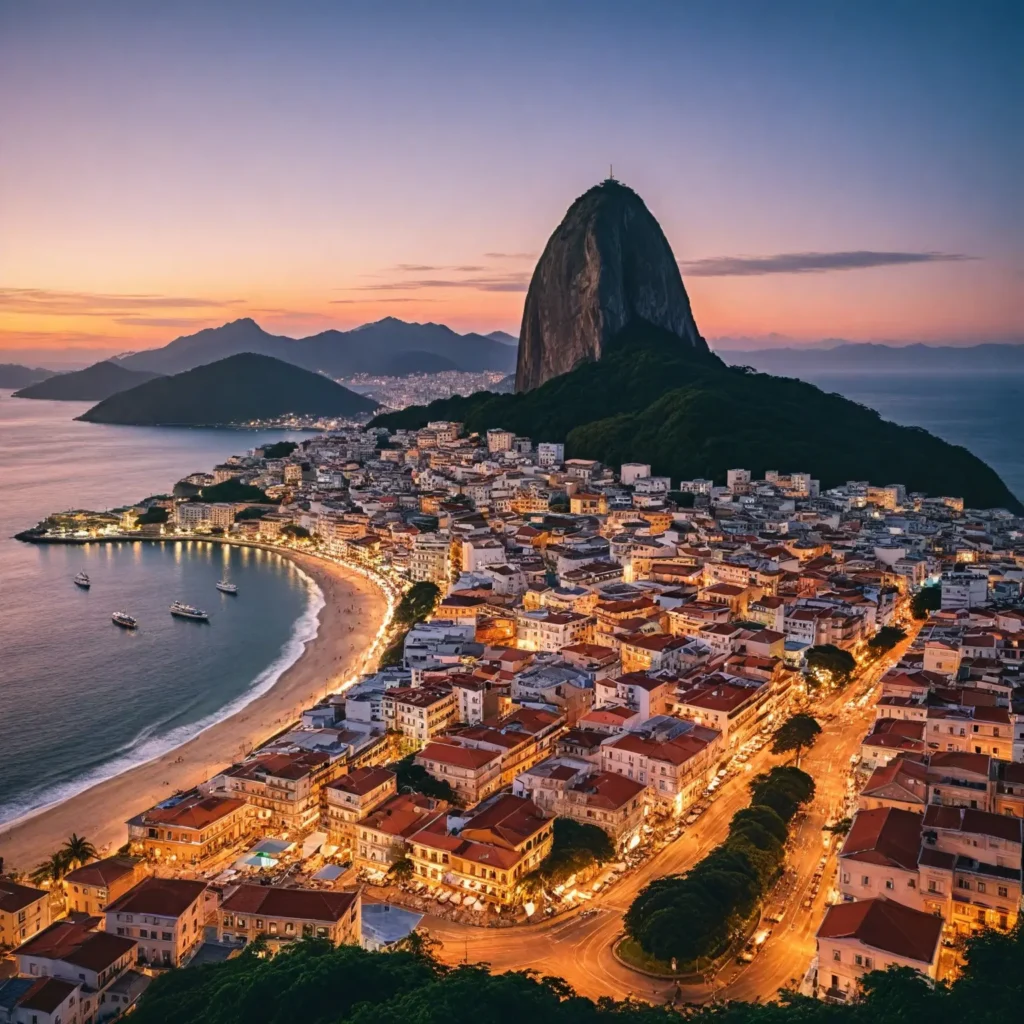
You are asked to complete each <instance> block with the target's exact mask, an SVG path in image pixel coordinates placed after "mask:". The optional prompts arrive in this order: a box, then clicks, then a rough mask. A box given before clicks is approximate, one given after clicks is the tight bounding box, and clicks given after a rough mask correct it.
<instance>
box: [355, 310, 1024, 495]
mask: <svg viewBox="0 0 1024 1024" xmlns="http://www.w3.org/2000/svg"><path fill="white" fill-rule="evenodd" d="M436 419H446V420H455V421H458V422H461V423H464V424H465V425H466V428H467V429H468V430H469V431H484V430H487V429H488V428H489V427H504V428H506V429H508V430H512V431H514V432H515V433H517V434H526V435H528V436H530V437H532V438H534V440H537V441H556V442H557V441H561V442H564V443H565V445H566V455H567V456H568V457H570V458H571V457H582V458H594V459H599V460H600V461H602V462H604V463H607V464H608V465H611V466H618V465H620V464H621V463H623V462H647V463H650V464H651V467H652V469H653V471H654V472H655V473H659V474H664V475H666V476H671V477H672V479H673V480H679V479H692V478H694V477H705V478H711V479H715V480H719V481H723V480H724V479H725V474H726V470H728V469H730V468H733V467H735V466H744V467H746V468H748V469H750V470H752V471H753V472H754V473H755V474H756V475H757V476H761V475H763V473H764V472H765V470H768V469H778V470H780V471H783V472H785V471H795V470H803V471H806V472H810V473H812V474H813V475H814V476H815V477H817V478H818V479H820V480H821V484H822V487H824V488H827V487H834V486H836V485H838V484H842V483H845V482H846V481H847V480H871V481H873V482H875V483H879V484H885V483H904V484H906V486H907V487H908V488H909V489H910V490H911V491H925V492H927V493H929V494H932V495H955V496H962V497H963V498H964V499H965V501H966V502H967V504H968V505H970V506H973V507H996V506H1002V507H1005V508H1010V509H1012V510H1014V511H1020V510H1021V509H1022V506H1021V504H1020V502H1018V501H1017V499H1016V498H1015V497H1014V496H1013V495H1012V494H1011V493H1010V491H1009V490H1008V489H1007V487H1006V485H1005V484H1004V483H1003V481H1002V480H1001V479H1000V478H999V476H998V475H997V474H996V473H995V471H994V470H992V469H991V468H990V467H989V466H987V465H985V463H984V462H982V461H981V460H980V459H978V458H977V457H976V456H974V455H972V454H971V453H970V452H969V451H967V449H966V448H961V447H958V446H956V445H951V444H948V443H947V442H945V441H942V440H940V439H939V438H937V437H935V436H934V435H932V434H929V433H928V432H927V431H925V430H921V429H919V428H917V427H901V426H898V425H897V424H895V423H890V422H888V421H886V420H883V419H882V418H881V417H880V416H879V415H878V414H877V413H876V412H874V411H873V410H871V409H868V408H866V407H865V406H862V405H858V404H857V403H856V402H851V401H849V400H848V399H846V398H843V397H842V396H841V395H835V394H828V393H826V392H824V391H821V390H820V389H819V388H816V387H814V386H813V385H811V384H806V383H804V382H803V381H799V380H794V379H791V378H786V377H772V376H769V375H768V374H763V373H753V372H750V371H749V370H748V369H746V368H743V367H729V366H726V365H725V363H723V362H722V361H721V360H720V359H718V358H717V357H716V356H713V355H710V354H702V353H696V352H694V351H693V350H692V349H690V348H688V347H687V346H685V345H683V344H682V343H681V342H680V341H679V339H678V338H676V337H674V336H673V335H671V334H667V333H666V332H664V331H660V330H659V329H657V328H655V327H652V326H650V325H646V324H643V323H636V324H633V325H631V326H630V327H627V328H626V330H624V331H623V332H622V333H621V334H620V335H619V336H618V337H617V338H616V339H614V341H613V342H612V343H611V344H609V345H608V346H607V349H606V351H605V352H604V354H603V356H602V358H601V359H600V360H599V361H598V362H592V363H585V364H583V365H581V366H578V367H577V368H576V369H575V370H573V371H571V372H570V373H566V374H563V375H562V376H560V377H555V378H554V379H552V380H549V381H548V382H547V383H546V384H543V385H542V386H541V387H539V388H536V389H535V390H533V391H528V392H526V393H524V394H517V395H496V394H492V393H491V392H478V393H477V394H475V395H470V396H469V397H465V398H464V397H453V398H447V399H442V400H440V401H437V402H432V403H431V404H430V405H428V406H413V407H411V408H408V409H402V410H401V411H399V412H394V413H387V414H385V415H381V416H377V417H376V418H375V419H374V420H373V423H372V425H373V426H380V427H387V428H389V429H400V428H405V429H418V428H419V427H422V426H424V425H425V424H426V423H427V422H428V421H429V420H436Z"/></svg>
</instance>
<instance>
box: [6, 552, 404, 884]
mask: <svg viewBox="0 0 1024 1024" xmlns="http://www.w3.org/2000/svg"><path fill="white" fill-rule="evenodd" d="M282 554H284V553H283V552H282ZM285 557H289V558H292V559H293V560H294V562H295V563H296V564H297V565H298V566H299V567H300V568H302V569H303V570H304V571H305V572H306V573H308V574H309V575H310V576H311V577H312V578H313V579H314V580H315V581H316V582H317V584H318V585H319V587H320V589H321V590H322V591H323V594H324V599H325V605H324V607H323V609H322V610H321V612H320V616H319V619H320V626H319V631H318V633H317V636H316V638H315V639H314V640H312V641H311V642H310V643H308V644H307V645H306V649H305V651H304V653H303V654H302V656H301V657H300V658H299V660H298V661H297V662H296V663H295V664H294V665H293V666H292V667H291V668H290V669H288V670H287V671H286V672H285V673H284V674H283V675H282V676H281V678H280V679H279V680H278V681H277V683H276V684H275V685H274V686H273V687H272V688H271V689H270V690H268V691H267V692H266V693H265V694H263V695H262V696H260V697H258V698H256V700H254V701H253V702H252V703H250V704H248V705H247V706H246V707H244V708H242V709H241V711H239V712H238V713H237V714H235V715H232V716H231V717H230V718H226V719H224V721H222V722H218V723H217V724H216V725H213V726H211V727H210V728H209V729H207V730H206V731H205V732H203V733H200V734H199V735H198V736H196V737H195V738H193V739H191V740H189V741H188V742H187V743H185V744H183V745H182V746H180V747H177V748H176V749H174V750H172V751H169V752H168V753H167V754H164V755H162V756H161V757H158V758H157V759H155V760H153V761H150V762H148V763H147V764H143V765H139V766H138V767H136V768H132V769H131V770H129V771H127V772H125V773H123V774H122V775H118V776H117V777H116V778H113V779H108V780H106V781H105V782H101V783H99V784H98V785H96V786H93V787H92V788H91V789H88V790H86V791H85V792H83V793H80V794H78V795H77V796H74V797H72V798H71V799H69V800H67V801H65V802H64V803H62V804H59V805H57V806H56V807H52V808H50V809H48V810H46V811H43V812H41V813H39V814H37V815H35V816H34V817H31V818H27V819H25V820H23V821H21V822H20V823H17V824H15V825H13V826H10V827H8V828H4V829H3V830H2V831H0V857H2V858H4V867H5V870H8V871H9V870H12V869H15V870H23V871H28V870H31V869H32V868H33V867H34V866H35V865H36V864H38V863H39V862H40V861H42V860H45V859H46V858H47V857H48V856H49V855H50V854H51V853H52V852H54V851H55V850H57V849H58V848H59V847H60V846H61V845H62V844H63V842H64V840H65V839H66V838H67V837H68V836H69V835H70V834H71V833H72V832H77V833H78V835H81V836H86V837H87V838H88V839H89V840H91V841H92V843H93V844H94V845H95V846H96V848H97V850H99V851H100V854H101V855H107V854H110V853H113V852H114V851H116V850H117V849H118V847H120V846H122V845H123V844H124V843H125V842H126V841H127V839H128V830H127V827H126V825H125V822H126V821H127V819H128V818H130V817H132V816H133V815H135V814H138V813H139V812H140V811H144V810H145V809H146V808H147V807H151V806H152V805H153V804H154V803H156V802H157V801H158V800H162V799H164V798H165V797H167V796H169V795H170V794H172V793H174V792H175V791H176V790H183V789H190V788H191V787H192V786H195V785H197V784H198V783H199V782H201V781H203V779H205V778H208V777H209V776H210V775H211V774H212V773H213V772H214V771H215V770H216V769H217V768H220V767H224V766H227V765H229V764H231V763H232V762H233V761H236V760H238V759H239V758H240V757H242V756H243V755H244V754H245V753H247V752H248V751H250V750H251V749H252V748H253V747H257V746H259V745H260V744H261V743H263V742H264V741H266V740H267V739H268V738H269V737H271V736H273V735H274V734H276V733H277V732H279V731H280V730H281V729H282V728H284V727H285V726H286V725H288V724H289V723H290V722H292V721H294V720H295V719H296V718H297V717H298V715H299V713H300V712H301V710H302V709H303V707H306V706H308V705H309V704H310V703H311V702H312V701H314V700H316V699H317V698H319V697H322V696H323V695H324V693H325V692H326V691H328V690H330V689H335V688H337V686H338V685H339V684H340V683H341V682H342V681H343V680H344V679H346V678H347V677H349V676H350V675H351V674H352V672H353V671H354V670H355V669H356V668H357V666H358V664H359V661H360V659H361V658H362V655H363V653H364V652H365V650H366V648H367V647H368V646H369V645H370V644H371V643H372V642H373V639H374V637H375V635H376V633H377V631H378V629H379V628H380V624H381V622H382V621H383V618H384V615H385V613H386V609H387V603H386V600H385V598H384V596H383V595H382V594H381V592H380V590H379V589H378V588H377V587H376V586H374V585H373V584H372V583H370V582H369V581H368V580H366V579H365V578H364V577H363V576H360V575H357V574H355V573H351V572H348V571H346V570H345V569H343V568H341V567H340V566H337V565H334V564H333V563H331V562H325V561H322V560H320V559H317V558H311V557H309V556H306V555H301V554H292V553H288V554H286V555H285Z"/></svg>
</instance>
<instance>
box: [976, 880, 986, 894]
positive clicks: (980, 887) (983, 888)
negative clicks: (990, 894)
mask: <svg viewBox="0 0 1024 1024" xmlns="http://www.w3.org/2000/svg"><path fill="white" fill-rule="evenodd" d="M986 890H987V887H986V885H985V883H984V882H979V883H978V892H985V891H986Z"/></svg>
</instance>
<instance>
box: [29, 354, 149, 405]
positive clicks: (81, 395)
mask: <svg viewBox="0 0 1024 1024" xmlns="http://www.w3.org/2000/svg"><path fill="white" fill-rule="evenodd" d="M158 376H160V375H159V374H156V373H151V372H150V371H149V370H128V369H126V368H125V367H123V366H120V365H119V364H117V363H112V362H110V361H109V360H108V361H105V362H102V363H94V364H93V365H92V366H87V367H86V368H85V369H84V370H75V371H73V372H71V373H59V374H57V375H56V376H53V377H47V378H46V380H44V381H40V382H39V383H38V384H32V385H30V386H29V387H27V388H22V389H21V390H20V391H16V392H15V393H14V397H15V398H50V399H56V400H58V401H62V402H102V401H103V399H104V398H109V397H110V396H111V395H116V394H117V393H118V392H119V391H127V390H128V389H129V388H133V387H135V386H136V385H137V384H144V383H145V382H146V381H147V380H152V379H153V378H154V377H158Z"/></svg>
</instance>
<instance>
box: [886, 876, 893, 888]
mask: <svg viewBox="0 0 1024 1024" xmlns="http://www.w3.org/2000/svg"><path fill="white" fill-rule="evenodd" d="M885 887H886V889H892V888H894V886H893V881H892V879H891V878H887V879H886V880H885Z"/></svg>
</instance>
